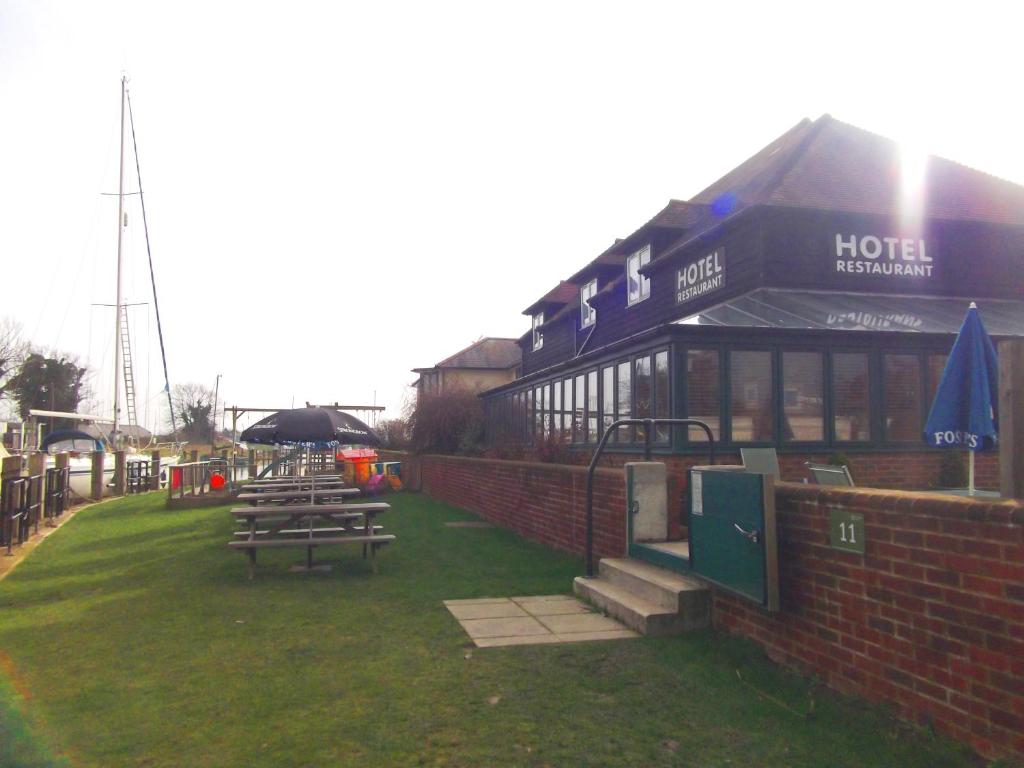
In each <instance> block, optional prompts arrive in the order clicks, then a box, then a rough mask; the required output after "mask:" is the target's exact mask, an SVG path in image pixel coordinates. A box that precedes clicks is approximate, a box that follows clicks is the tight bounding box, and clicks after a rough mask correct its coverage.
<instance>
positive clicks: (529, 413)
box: [526, 389, 537, 444]
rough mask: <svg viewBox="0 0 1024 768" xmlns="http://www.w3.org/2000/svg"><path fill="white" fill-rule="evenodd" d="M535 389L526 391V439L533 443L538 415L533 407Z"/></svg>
mask: <svg viewBox="0 0 1024 768" xmlns="http://www.w3.org/2000/svg"><path fill="white" fill-rule="evenodd" d="M533 403H534V400H533V390H532V389H529V390H527V391H526V419H527V421H526V439H527V440H528V441H529V442H530V443H531V444H532V443H533V436H534V433H535V432H536V431H537V415H536V412H535V410H534V407H533Z"/></svg>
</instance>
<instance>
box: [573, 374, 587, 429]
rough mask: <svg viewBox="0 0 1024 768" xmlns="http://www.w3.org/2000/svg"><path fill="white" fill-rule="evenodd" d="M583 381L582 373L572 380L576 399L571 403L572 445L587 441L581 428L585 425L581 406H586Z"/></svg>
mask: <svg viewBox="0 0 1024 768" xmlns="http://www.w3.org/2000/svg"><path fill="white" fill-rule="evenodd" d="M583 381H584V379H583V374H582V373H581V374H579V375H578V376H577V377H576V378H575V379H574V382H575V387H576V398H575V400H574V401H573V406H574V407H573V412H572V441H573V442H574V443H582V442H584V441H585V440H586V439H587V436H586V433H584V431H583V426H584V424H585V423H586V422H584V420H583V418H584V417H583V406H585V405H586V399H585V393H584V391H583Z"/></svg>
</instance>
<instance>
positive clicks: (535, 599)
mask: <svg viewBox="0 0 1024 768" xmlns="http://www.w3.org/2000/svg"><path fill="white" fill-rule="evenodd" d="M509 600H511V601H513V602H515V603H519V604H520V605H522V604H523V603H566V602H568V603H578V602H579V599H578V598H576V597H573V596H572V595H527V596H524V597H510V598H509Z"/></svg>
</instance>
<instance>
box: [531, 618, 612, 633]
mask: <svg viewBox="0 0 1024 768" xmlns="http://www.w3.org/2000/svg"><path fill="white" fill-rule="evenodd" d="M537 620H538V621H539V622H540V623H541V624H543V625H544V626H545V627H547V628H548V629H550V630H551V631H552V632H553V633H554V634H556V635H566V634H571V633H575V632H606V631H609V630H620V629H625V627H623V626H622V624H620V623H619V622H617V621H616V620H615V619H610V618H608V617H607V616H602V615H601V614H599V613H577V614H569V615H564V614H563V615H555V616H538V617H537Z"/></svg>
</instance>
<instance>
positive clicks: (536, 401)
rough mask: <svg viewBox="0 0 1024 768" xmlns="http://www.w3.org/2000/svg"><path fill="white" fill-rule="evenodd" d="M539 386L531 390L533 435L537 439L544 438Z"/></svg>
mask: <svg viewBox="0 0 1024 768" xmlns="http://www.w3.org/2000/svg"><path fill="white" fill-rule="evenodd" d="M540 393H541V388H540V387H536V388H535V389H534V390H533V415H534V429H533V433H534V437H535V438H536V439H537V441H541V440H543V439H544V399H543V398H542V397H541V394H540Z"/></svg>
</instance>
